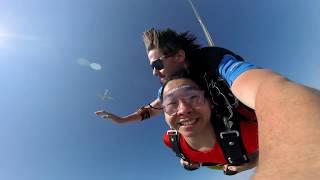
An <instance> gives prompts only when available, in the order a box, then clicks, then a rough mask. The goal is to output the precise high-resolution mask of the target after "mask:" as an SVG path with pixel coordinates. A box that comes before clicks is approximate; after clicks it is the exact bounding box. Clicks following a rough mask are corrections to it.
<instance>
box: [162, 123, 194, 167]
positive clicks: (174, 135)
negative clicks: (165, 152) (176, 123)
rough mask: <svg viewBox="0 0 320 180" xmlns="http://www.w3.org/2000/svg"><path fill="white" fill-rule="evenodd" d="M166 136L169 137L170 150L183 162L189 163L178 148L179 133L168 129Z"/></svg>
mask: <svg viewBox="0 0 320 180" xmlns="http://www.w3.org/2000/svg"><path fill="white" fill-rule="evenodd" d="M167 135H168V136H169V141H170V143H171V145H172V150H173V151H174V152H175V153H176V156H177V157H179V158H181V159H183V160H185V161H189V159H188V158H187V157H186V156H185V155H184V153H183V151H182V149H181V147H180V133H179V132H178V131H177V130H175V129H170V130H168V131H167ZM189 162H190V161H189Z"/></svg>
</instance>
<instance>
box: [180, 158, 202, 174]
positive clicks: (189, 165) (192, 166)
mask: <svg viewBox="0 0 320 180" xmlns="http://www.w3.org/2000/svg"><path fill="white" fill-rule="evenodd" d="M180 164H181V166H182V167H183V168H184V169H186V170H188V171H193V170H196V169H199V168H200V164H199V163H192V162H188V161H185V160H183V159H180Z"/></svg>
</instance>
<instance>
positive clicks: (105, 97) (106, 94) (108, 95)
mask: <svg viewBox="0 0 320 180" xmlns="http://www.w3.org/2000/svg"><path fill="white" fill-rule="evenodd" d="M97 95H98V97H100V98H101V100H102V101H106V100H111V99H113V97H112V96H111V92H110V90H109V89H106V90H105V91H104V93H103V94H100V93H98V94H97Z"/></svg>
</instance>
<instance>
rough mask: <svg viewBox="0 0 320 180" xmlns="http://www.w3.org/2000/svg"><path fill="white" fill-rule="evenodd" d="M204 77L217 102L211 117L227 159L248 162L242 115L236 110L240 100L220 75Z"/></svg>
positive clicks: (238, 162)
mask: <svg viewBox="0 0 320 180" xmlns="http://www.w3.org/2000/svg"><path fill="white" fill-rule="evenodd" d="M208 75H209V76H208ZM215 77H216V78H215ZM204 79H205V81H206V83H207V87H208V90H209V92H210V95H211V97H212V101H213V103H214V104H215V107H214V111H215V112H214V115H215V116H213V117H212V118H211V122H212V125H213V127H214V129H215V132H216V134H217V140H218V142H219V143H220V145H221V148H222V150H223V154H224V157H225V159H226V161H227V162H228V164H230V165H240V164H243V163H246V162H248V158H247V152H246V150H245V148H244V146H243V142H242V138H241V137H240V119H239V118H241V115H240V114H239V113H238V112H237V111H236V110H235V109H236V108H237V107H238V106H239V102H238V100H237V99H236V98H235V97H234V96H233V95H232V93H231V91H230V89H228V86H227V84H226V82H225V81H224V80H223V79H221V78H220V77H218V76H214V75H213V74H205V76H204Z"/></svg>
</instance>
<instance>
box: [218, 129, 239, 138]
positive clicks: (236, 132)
mask: <svg viewBox="0 0 320 180" xmlns="http://www.w3.org/2000/svg"><path fill="white" fill-rule="evenodd" d="M232 133H235V134H236V135H237V137H239V131H237V130H232V131H224V132H221V133H220V137H221V139H223V135H226V134H232Z"/></svg>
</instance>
